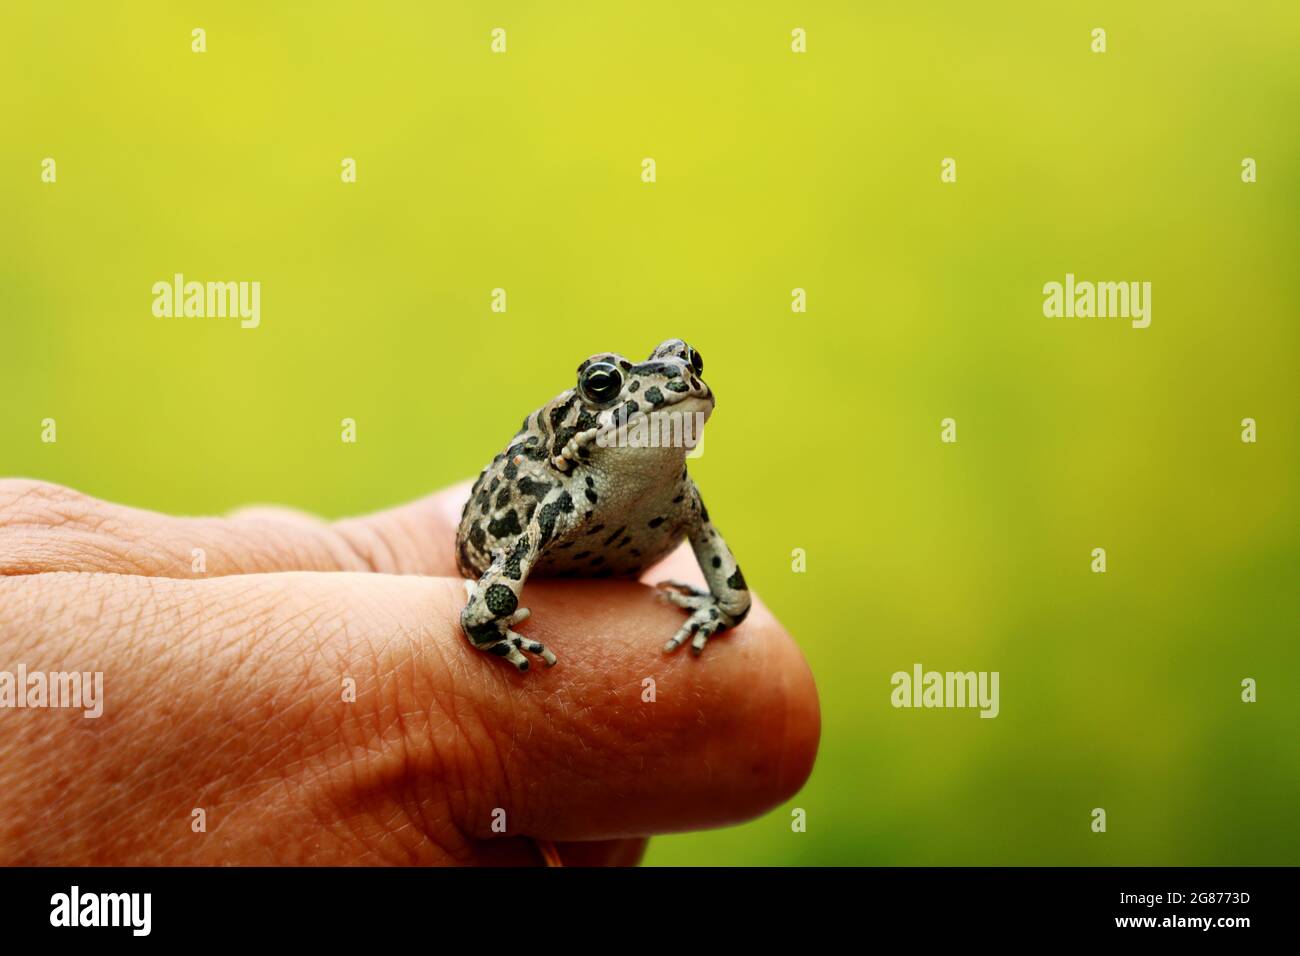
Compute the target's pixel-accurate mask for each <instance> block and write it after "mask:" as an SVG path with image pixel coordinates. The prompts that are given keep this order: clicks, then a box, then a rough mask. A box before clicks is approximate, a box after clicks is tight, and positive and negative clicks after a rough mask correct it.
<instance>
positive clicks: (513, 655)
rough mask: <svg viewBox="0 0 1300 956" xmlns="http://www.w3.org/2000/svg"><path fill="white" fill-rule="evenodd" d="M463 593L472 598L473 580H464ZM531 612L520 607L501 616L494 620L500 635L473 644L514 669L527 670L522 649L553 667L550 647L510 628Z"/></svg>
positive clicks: (524, 619)
mask: <svg viewBox="0 0 1300 956" xmlns="http://www.w3.org/2000/svg"><path fill="white" fill-rule="evenodd" d="M465 593H467V594H468V595H469V599H470V600H471V601H472V600H474V594H475V593H476V587H475V584H474V582H473V581H469V580H466V581H465ZM531 613H532V612H530V611H529V610H528V608H526V607H521V608H518V609H517V610H516V611H515V612H514V613H513V614H511V615H510V616H509V617H506V618H501V619H500V620H499V621H497V622H496V624H497V632H498V633H499V635H500V636H499V637H498V638H497V639H496V640H492V639H490V638H489V639H488V640H487V641H484V642H482V643H478V642H475V646H476V647H477V648H478V649H479V650H481V651H486V652H487V653H489V654H495V655H496V656H497V657H504V658H505V659H506V660H508V661H509V662H510V663H511V664H513V665H514V666H515V669H516V670H519V671H521V672H522V671H526V670H528V667H529V663H528V658H527V657H525V656H524V655H523V653H522V652H523V651H527V652H528V653H529V654H536V655H537V656H538V657H540V658H541V659H542V661H543V662H544V663H545V664H546V666H547V667H554V666H555V662H556V660H557V659H558V658H556V656H555V653H554V652H553V651H551V649H550V648H548V647H547V646H546V645H545V644H543V643H542V642H541V641H534V640H531V639H530V638H527V637H524V635H522V634H516V633H515V632H514V631H513V630H511V628H512V627H514V626H515V625H516V624H520V623H522V622H524V621H526V620H528V618H529V616H530V615H531Z"/></svg>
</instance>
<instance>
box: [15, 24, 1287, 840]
mask: <svg viewBox="0 0 1300 956" xmlns="http://www.w3.org/2000/svg"><path fill="white" fill-rule="evenodd" d="M1139 7H1140V9H1138V8H1139ZM498 26H500V27H504V28H506V30H507V31H508V33H507V42H508V52H507V53H505V54H504V55H494V54H493V53H491V52H490V49H489V43H490V35H489V34H490V31H491V30H492V28H494V27H498ZM194 27H203V28H205V29H206V31H207V45H208V52H206V53H205V54H202V55H198V54H195V53H192V52H191V49H190V43H191V34H190V31H191V29H192V28H194ZM795 27H802V28H804V29H806V30H807V35H808V52H807V53H806V54H802V55H796V54H794V53H792V52H791V50H790V31H791V30H792V29H793V28H795ZM1094 27H1104V28H1105V29H1106V30H1107V33H1108V47H1109V49H1108V52H1106V53H1105V54H1094V53H1092V52H1091V51H1090V42H1091V38H1090V32H1091V30H1092V29H1093V28H1094ZM1298 37H1300V8H1297V6H1296V4H1294V3H1291V2H1278V3H1259V4H1252V5H1250V6H1249V8H1247V7H1245V6H1243V5H1233V4H1221V3H1192V4H1188V3H1184V2H1164V3H1144V4H1141V5H1138V4H1131V3H1088V4H1083V3H1066V4H1043V3H1040V2H1017V3H1005V4H998V5H996V8H992V9H991V8H989V7H988V6H987V5H982V4H979V5H977V4H971V3H962V2H952V3H928V4H914V5H899V6H898V7H897V8H895V7H892V6H887V5H884V4H881V5H874V4H872V5H868V4H861V3H818V4H815V5H801V4H786V3H771V2H753V0H750V2H743V3H741V2H731V3H721V4H709V5H701V4H698V3H691V2H658V3H654V4H651V5H640V6H636V7H630V6H626V5H621V4H609V3H599V2H584V3H551V4H545V5H543V4H530V3H506V2H502V3H476V4H473V5H471V4H463V5H459V6H451V5H446V4H438V3H406V4H399V3H383V2H379V3H365V4H360V3H310V4H308V3H283V4H264V3H252V2H243V3H223V4H220V5H217V4H206V3H183V2H181V3H176V2H169V3H161V2H156V3H144V2H137V3H130V4H119V5H109V4H102V3H94V2H82V3H45V2H27V0H9V2H6V3H5V4H4V6H3V11H2V12H0V115H2V116H3V129H0V217H2V221H3V229H0V253H2V255H0V322H2V323H3V339H2V340H0V341H2V344H0V382H2V383H3V384H2V387H0V473H2V474H17V475H26V476H32V477H40V478H45V479H49V480H52V481H57V482H61V483H65V484H69V485H73V486H76V487H78V488H81V489H83V490H85V491H88V492H90V493H92V494H94V495H97V496H100V497H104V498H110V499H114V500H120V501H124V502H127V503H130V504H134V505H138V506H143V507H148V508H154V509H159V510H165V511H173V512H180V513H205V512H222V511H225V510H227V509H231V508H234V507H236V506H239V505H242V504H246V503H250V502H262V501H273V502H282V503H286V504H291V505H295V506H298V507H301V508H306V509H310V510H313V511H317V512H320V513H321V514H324V515H328V516H338V515H345V514H353V513H358V512H364V511H368V510H371V509H377V508H383V507H386V506H389V505H392V504H395V503H398V502H401V501H404V500H407V499H410V498H413V497H417V496H419V495H421V494H423V493H424V492H426V491H429V490H431V489H433V488H436V487H438V486H441V485H445V484H448V483H450V482H455V481H458V480H460V479H463V478H466V477H469V476H471V475H473V474H474V473H475V472H476V471H477V470H478V469H479V468H480V467H481V466H482V465H483V464H484V463H485V462H486V461H487V460H488V459H489V458H490V457H491V456H492V455H493V454H494V453H496V452H497V451H499V450H500V448H501V446H502V444H503V442H504V441H505V440H506V439H507V438H508V437H509V435H510V434H511V433H512V431H513V430H514V429H515V428H516V427H517V425H518V422H519V420H520V418H521V417H522V416H523V415H524V414H525V413H526V412H527V411H529V410H531V409H532V408H534V407H535V406H537V405H539V404H541V403H542V402H544V401H545V400H547V399H548V398H550V397H551V396H552V395H554V394H555V393H557V392H558V391H560V390H561V389H563V388H566V387H568V386H569V385H570V384H571V380H572V377H573V369H574V367H575V366H576V365H577V363H578V362H579V361H580V360H581V359H582V358H584V357H586V356H587V355H589V354H591V353H592V352H595V351H599V350H607V349H611V350H616V351H620V352H623V353H626V354H628V355H632V356H640V355H643V354H648V352H649V350H650V349H651V348H652V347H653V346H654V345H655V344H656V343H657V342H659V341H660V340H662V339H664V338H668V337H670V336H681V337H684V338H686V339H687V340H688V341H690V342H691V343H692V344H693V345H695V346H697V347H698V348H699V349H700V350H701V352H702V353H703V354H704V356H705V357H706V359H707V363H708V376H707V377H708V380H709V382H710V384H711V385H712V386H713V387H714V389H715V390H716V392H717V393H718V395H719V407H718V412H717V414H716V415H715V416H714V418H713V421H712V423H711V424H710V430H709V436H708V441H707V443H706V452H705V455H704V457H703V458H702V459H701V460H700V461H698V462H696V463H694V464H693V466H692V469H693V472H694V474H695V476H696V479H697V480H698V481H699V482H700V484H701V486H702V488H703V489H704V491H705V494H706V495H707V500H708V501H709V504H710V508H711V510H712V512H713V514H714V517H715V519H716V520H717V521H718V523H719V525H720V526H721V527H722V528H723V529H724V530H725V531H726V533H727V536H728V540H729V541H730V543H731V544H732V546H733V547H734V549H735V550H736V552H737V554H738V555H739V557H740V559H741V560H742V562H743V563H744V566H745V572H746V575H747V576H748V577H749V580H750V582H751V584H752V586H754V587H756V588H757V589H758V590H759V591H760V592H761V593H762V595H763V597H764V598H765V600H766V601H767V602H768V603H769V604H770V605H771V606H772V607H773V609H774V610H775V611H776V612H777V613H778V614H779V615H780V617H781V618H782V619H783V621H784V622H785V623H786V624H787V625H788V626H789V628H790V629H791V631H792V632H793V633H794V634H795V635H796V637H797V638H798V640H799V641H800V643H801V644H802V645H803V647H804V648H805V650H806V652H807V655H808V657H809V659H810V661H811V663H812V667H813V670H814V671H815V673H816V675H817V680H818V683H819V686H820V689H821V693H822V701H823V713H824V736H823V742H822V749H821V753H820V757H819V761H818V764H817V768H816V771H815V772H814V775H813V777H812V780H811V781H810V782H809V784H808V786H807V787H806V788H805V790H804V791H803V792H802V793H801V794H799V795H798V797H797V798H796V799H795V800H794V801H792V803H791V804H790V805H789V806H787V807H784V808H781V809H780V810H778V811H775V812H773V813H772V814H770V815H768V816H767V817H765V818H763V819H761V820H758V821H755V822H753V823H750V824H748V825H746V826H743V827H738V828H734V829H731V830H726V831H720V832H713V833H701V834H687V835H680V836H674V837H668V838H663V839H659V840H656V841H655V842H654V843H653V844H652V847H651V850H650V853H649V857H648V860H649V862H651V863H674V864H676V863H736V864H805V863H832V864H855V863H879V864H976V863H992V864H1107V863H1117V864H1138V863H1144V864H1234V863H1235V864H1243V863H1289V864H1296V863H1300V826H1298V825H1297V818H1296V815H1297V811H1298V810H1300V748H1298V747H1297V736H1298V735H1297V731H1298V730H1300V687H1298V686H1297V685H1298V684H1300V652H1298V651H1297V633H1298V627H1297V625H1298V624H1300V597H1298V593H1300V589H1298V588H1297V586H1296V585H1297V580H1296V579H1297V568H1298V567H1300V563H1298V562H1300V522H1298V520H1297V518H1298V516H1297V488H1298V486H1300V481H1298V480H1297V479H1298V476H1300V467H1298V465H1300V447H1298V446H1297V424H1298V422H1297V412H1298V411H1300V402H1298V401H1297V389H1296V372H1297V358H1298V357H1300V331H1298V330H1297V314H1298V312H1297V301H1300V268H1297V221H1298V215H1297V214H1298V213H1300V203H1298V197H1300V192H1298V190H1297V175H1298V174H1300V160H1298V156H1297V147H1298V146H1300V135H1298V132H1297V131H1298V128H1300V127H1298V125H1297V122H1296V121H1297V115H1298V114H1297V103H1300V39H1298ZM47 156H48V157H54V158H55V159H56V160H57V163H58V167H57V168H58V182H57V183H56V184H53V185H50V184H43V183H42V182H41V181H40V172H41V168H40V163H41V160H42V159H43V158H44V157H47ZM949 156H950V157H953V158H955V159H956V160H957V169H958V181H957V183H955V184H943V183H941V182H940V178H939V171H940V170H939V164H940V161H941V160H942V159H943V158H944V157H949ZM1246 156H1250V157H1253V158H1255V159H1256V160H1257V162H1258V170H1259V172H1258V177H1259V179H1258V182H1257V183H1255V184H1253V185H1248V184H1244V183H1243V182H1242V181H1241V177H1240V168H1241V166H1240V164H1241V160H1242V158H1243V157H1246ZM343 157H355V158H356V160H357V163H358V182H357V183H355V184H351V185H345V184H343V183H341V182H340V161H341V160H342V158H343ZM644 157H653V158H654V159H655V160H656V161H657V164H658V181H657V182H656V183H654V184H652V185H651V184H645V183H642V182H641V179H640V172H641V160H642V158H644ZM175 272H183V273H184V274H185V275H186V277H187V278H190V279H196V280H199V281H207V280H258V281H260V282H261V283H262V323H261V327H260V328H258V329H255V330H242V329H240V328H239V327H238V325H237V323H236V322H234V321H231V320H220V319H155V318H154V317H153V316H152V314H151V304H152V294H151V291H150V287H151V286H152V284H153V283H154V282H155V281H158V280H168V279H170V277H171V276H172V274H173V273H175ZM1066 272H1073V273H1075V274H1076V275H1077V276H1078V277H1079V278H1080V279H1094V280H1117V281H1118V280H1138V281H1142V280H1145V281H1150V282H1152V283H1153V287H1154V288H1153V296H1152V299H1153V301H1152V305H1153V320H1152V324H1151V327H1150V328H1148V329H1145V330H1136V329H1132V328H1130V326H1129V324H1128V323H1127V322H1126V321H1085V320H1075V321H1067V320H1052V319H1046V318H1044V317H1043V315H1042V292H1041V290H1042V286H1043V284H1044V283H1045V282H1048V281H1061V280H1062V279H1063V277H1064V274H1065V273H1066ZM496 287H503V288H505V289H506V290H507V293H508V296H509V298H508V305H509V310H508V312H507V313H506V314H504V315H499V314H494V313H492V312H491V311H490V309H489V305H490V294H491V290H492V289H493V288H496ZM795 287H801V288H804V289H806V290H807V294H808V311H807V313H806V314H794V313H792V312H791V309H790V293H791V290H792V289H793V288H795ZM1247 416H1250V417H1254V418H1255V419H1257V421H1258V423H1259V425H1258V427H1259V441H1258V443H1257V444H1254V445H1250V444H1243V443H1242V442H1241V440H1240V421H1241V419H1242V418H1244V417H1247ZM46 417H52V418H55V419H56V420H57V422H58V429H59V431H58V442H57V444H52V445H51V444H43V443H41V441H40V423H41V420H42V419H43V418H46ZM344 417H352V418H355V419H356V421H357V423H358V430H359V441H358V443H357V444H355V445H347V444H343V443H342V442H341V441H340V439H339V432H340V427H339V423H340V420H341V419H342V418H344ZM945 417H953V418H955V419H956V420H957V423H958V439H959V440H958V442H957V444H955V445H945V444H941V443H940V441H939V431H940V428H939V424H940V421H941V419H943V418H945ZM1099 546H1100V547H1105V548H1107V550H1108V555H1109V571H1108V573H1106V574H1104V575H1101V574H1093V573H1091V572H1090V570H1089V564H1090V551H1091V549H1092V548H1094V547H1099ZM795 548H803V549H805V551H806V553H807V571H806V573H793V572H792V570H791V552H792V550H793V549H795ZM918 661H919V662H921V663H922V664H924V665H925V666H926V667H927V668H934V669H938V670H965V669H975V670H997V671H999V672H1000V673H1001V716H999V717H998V718H997V719H996V720H981V719H978V718H977V717H976V713H975V712H974V711H969V710H967V711H961V710H929V711H924V710H923V711H917V710H895V709H893V708H892V707H891V706H890V704H889V692H890V689H891V688H890V685H889V676H890V674H891V673H893V672H894V671H896V670H907V669H910V667H911V665H912V664H913V663H914V662H918ZM1248 676H1249V677H1253V678H1255V679H1256V680H1257V681H1258V682H1259V701H1258V703H1255V704H1245V703H1242V702H1241V701H1240V686H1239V685H1240V681H1241V679H1242V678H1243V677H1248ZM791 807H801V808H803V809H804V810H806V812H807V832H806V833H793V832H792V831H791V826H790V809H791ZM1093 807H1104V808H1106V810H1107V813H1108V815H1109V819H1108V832H1107V833H1106V834H1105V835H1097V834H1093V833H1092V832H1091V831H1090V827H1089V824H1090V822H1091V818H1090V815H1089V814H1090V811H1091V809H1092V808H1093Z"/></svg>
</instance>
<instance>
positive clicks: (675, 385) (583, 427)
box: [552, 339, 714, 471]
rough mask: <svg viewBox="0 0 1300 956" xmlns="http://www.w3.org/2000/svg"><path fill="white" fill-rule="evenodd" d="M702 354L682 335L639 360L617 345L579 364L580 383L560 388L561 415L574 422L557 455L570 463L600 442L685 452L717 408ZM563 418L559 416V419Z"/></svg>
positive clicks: (563, 462) (586, 455)
mask: <svg viewBox="0 0 1300 956" xmlns="http://www.w3.org/2000/svg"><path fill="white" fill-rule="evenodd" d="M703 373H704V358H703V357H702V356H701V355H700V353H699V352H697V351H695V349H693V348H691V347H690V346H689V345H687V344H686V343H685V342H683V341H682V340H681V339H669V340H668V341H666V342H662V343H660V345H659V346H658V347H657V348H656V349H655V350H654V351H653V352H651V353H650V357H649V358H648V359H646V360H645V361H644V362H639V363H634V362H630V361H628V360H627V359H625V358H624V357H623V356H621V355H618V354H615V353H613V352H601V353H598V354H596V355H593V356H592V357H591V358H589V359H587V360H586V361H585V362H583V363H582V364H581V365H579V366H578V382H577V385H576V386H575V388H574V389H573V390H572V391H571V392H569V393H566V396H561V398H562V399H563V400H564V404H565V406H567V408H566V409H565V411H566V412H567V414H565V415H564V416H563V417H564V419H569V420H572V421H573V424H574V425H576V428H575V429H574V433H573V434H571V435H569V436H566V439H567V440H566V441H565V442H564V444H563V446H562V449H561V453H560V454H559V455H556V456H555V457H553V459H552V461H553V463H554V464H555V465H556V466H557V467H559V468H561V469H562V470H565V471H567V470H568V468H569V466H570V464H571V463H572V462H573V461H574V460H576V459H583V460H586V459H589V458H590V457H592V456H593V455H595V454H597V453H598V450H599V449H607V448H620V449H621V448H632V449H635V450H637V451H644V450H645V449H656V450H657V449H665V450H669V451H668V454H667V456H666V457H672V452H671V451H670V450H675V452H676V456H677V457H679V458H680V457H682V456H684V455H685V453H686V452H687V451H689V450H690V449H691V448H694V447H695V445H697V444H698V443H699V440H700V434H701V430H702V428H703V425H704V422H705V421H707V420H708V417H709V416H710V415H712V414H713V406H714V398H713V390H712V389H710V388H709V386H708V385H706V384H705V382H704V379H703V378H701V377H700V376H701V375H702V374H703ZM557 424H558V422H557Z"/></svg>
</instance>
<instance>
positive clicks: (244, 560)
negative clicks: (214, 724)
mask: <svg viewBox="0 0 1300 956" xmlns="http://www.w3.org/2000/svg"><path fill="white" fill-rule="evenodd" d="M467 494H468V485H467V484H466V485H458V486H456V487H454V488H450V489H447V490H445V491H443V492H438V493H435V494H433V495H430V496H429V497H427V498H424V499H421V500H420V501H416V502H412V503H410V504H407V505H402V506H400V507H398V508H394V509H392V510H390V511H384V512H380V513H378V514H374V515H369V516H366V517H362V518H350V519H345V520H343V521H338V522H334V523H327V522H324V521H321V520H319V519H315V518H313V517H311V516H310V515H306V514H304V513H302V512H297V511H292V510H291V509H285V508H268V507H257V508H246V509H242V510H240V511H237V512H235V513H234V514H232V515H231V516H229V517H227V518H212V517H208V518H183V517H173V516H170V515H163V514H158V513H157V512H153V511H146V510H142V509H138V508H130V507H127V506H125V505H118V504H113V503H111V502H107V501H101V500H99V499H97V498H92V497H90V496H89V495H85V494H82V493H80V492H77V491H74V490H72V489H70V488H63V487H61V486H59V485H52V484H49V483H47V482H37V481H26V480H16V479H9V480H4V481H0V574H38V573H42V572H49V571H101V572H105V573H111V574H141V575H146V576H149V577H173V578H203V577H219V576H222V575H228V574H254V573H267V572H274V571H380V572H387V573H393V574H430V575H453V574H455V573H456V560H455V550H454V549H455V534H456V526H457V523H458V520H459V509H460V507H461V506H462V505H463V504H464V500H465V497H466V496H467Z"/></svg>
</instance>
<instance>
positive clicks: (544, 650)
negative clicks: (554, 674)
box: [509, 611, 559, 667]
mask: <svg viewBox="0 0 1300 956" xmlns="http://www.w3.org/2000/svg"><path fill="white" fill-rule="evenodd" d="M524 616H525V617H527V616H528V612H527V611H525V612H524ZM509 633H510V643H511V644H513V645H514V646H515V647H516V648H518V649H520V650H525V651H527V652H528V653H529V654H536V655H537V656H538V657H540V658H541V659H542V660H543V661H544V662H545V663H546V666H547V667H554V666H555V662H556V661H557V660H558V659H559V658H557V657H556V656H555V653H554V652H553V651H552V650H551V649H550V648H549V647H547V646H546V645H545V644H543V643H542V642H541V641H534V640H531V639H529V638H527V637H524V636H523V635H522V634H516V633H515V632H514V631H510V632H509Z"/></svg>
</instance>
